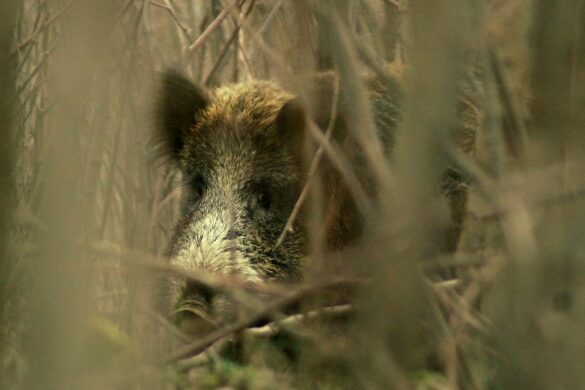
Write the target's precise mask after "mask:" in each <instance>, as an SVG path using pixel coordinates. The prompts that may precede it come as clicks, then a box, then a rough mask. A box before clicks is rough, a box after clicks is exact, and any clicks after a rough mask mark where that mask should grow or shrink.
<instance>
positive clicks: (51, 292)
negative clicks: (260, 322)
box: [0, 0, 585, 389]
mask: <svg viewBox="0 0 585 390" xmlns="http://www.w3.org/2000/svg"><path fill="white" fill-rule="evenodd" d="M168 67H173V68H176V69H179V70H181V71H182V72H184V73H185V74H187V75H189V76H190V77H191V78H192V79H193V80H195V81H196V82H198V83H199V84H202V85H206V86H209V87H213V86H216V85H221V84H225V83H228V82H234V81H246V80H249V79H267V78H268V79H275V80H278V81H280V82H281V83H283V84H284V85H286V86H287V87H288V88H290V89H291V90H293V91H295V92H296V93H299V94H302V93H303V91H305V90H307V89H308V88H307V87H308V85H307V83H308V81H307V80H309V79H310V76H311V75H312V74H313V73H314V72H316V71H321V70H326V69H334V70H336V71H337V72H338V75H339V80H340V84H341V85H342V87H343V88H344V89H345V90H346V91H347V95H348V96H351V99H353V100H351V104H350V107H351V109H350V110H348V112H347V113H345V114H346V115H348V117H349V118H352V119H351V123H352V124H353V125H354V126H353V128H354V129H355V134H354V135H353V136H354V137H355V138H356V139H357V140H358V143H359V144H360V146H361V147H362V148H363V150H365V155H366V156H367V157H366V161H367V164H369V165H370V166H371V167H372V171H373V172H374V174H375V178H376V181H377V182H378V183H379V190H380V195H379V199H380V201H379V203H378V205H377V206H376V207H377V208H376V211H375V212H372V213H371V214H368V215H366V219H367V224H366V226H367V228H366V232H365V234H364V238H363V239H362V240H361V242H360V243H359V244H358V245H356V246H353V247H352V248H350V249H348V251H347V253H342V254H341V255H339V256H338V258H336V259H334V260H335V261H332V263H335V264H336V265H337V266H339V264H341V267H346V268H347V269H356V268H357V269H359V270H360V273H365V274H368V275H374V276H373V277H368V278H367V280H363V279H359V280H351V278H350V279H348V280H346V281H343V282H339V281H337V283H338V284H341V285H342V287H343V288H341V290H342V291H343V293H342V294H339V296H341V297H343V298H339V297H338V298H339V299H337V300H336V301H337V303H340V302H341V303H343V304H342V305H337V306H335V307H334V308H333V309H331V310H330V311H328V312H327V311H322V312H319V311H317V312H313V314H314V318H316V320H315V321H301V320H299V319H298V318H291V319H289V322H286V321H287V320H284V322H283V321H281V322H283V323H282V324H281V325H279V326H277V327H276V329H277V330H276V331H274V329H272V330H271V329H267V328H260V329H256V330H244V329H243V328H244V327H243V326H240V327H237V326H236V327H234V328H233V329H231V330H230V329H228V330H226V332H225V334H224V337H221V338H219V339H218V340H214V341H217V342H216V345H215V347H214V348H212V349H211V350H209V351H207V352H205V353H201V354H198V355H197V356H195V357H192V358H189V359H182V360H180V361H178V362H176V359H174V358H173V357H175V356H180V354H179V355H177V351H179V352H180V351H181V349H180V348H181V343H182V342H183V343H187V345H189V343H191V344H190V345H191V346H192V347H193V346H197V343H198V342H199V341H200V340H199V341H198V340H185V336H184V335H180V334H177V330H176V329H174V327H173V326H172V324H170V323H169V322H168V320H167V319H166V318H165V316H164V313H162V312H161V310H160V306H159V304H158V303H159V301H160V299H159V297H157V280H158V279H159V277H160V276H161V275H167V274H169V273H172V272H173V270H172V269H169V268H168V266H167V265H166V263H165V258H164V253H165V251H166V249H167V245H168V240H169V237H170V234H171V232H172V228H173V224H174V222H175V221H176V219H177V216H178V207H177V203H178V199H179V195H180V178H178V177H177V175H176V174H175V172H174V170H173V169H172V167H170V166H168V165H166V164H165V163H164V162H163V161H161V160H157V159H156V158H155V153H153V146H152V143H151V141H152V137H151V135H152V128H153V123H154V118H153V113H152V103H153V98H154V96H155V91H156V87H157V82H158V78H159V72H160V71H162V70H164V69H166V68H168ZM364 74H371V75H374V76H375V77H378V78H379V80H384V81H386V82H390V81H391V80H394V79H396V80H399V82H400V83H402V85H403V87H404V99H403V100H402V103H401V104H402V109H403V114H402V120H401V122H400V124H399V126H398V129H397V134H396V147H395V149H394V150H393V152H392V158H391V159H390V160H388V159H385V158H383V157H382V154H381V153H380V149H379V148H378V145H377V141H376V138H375V137H371V134H373V133H372V131H373V128H372V118H371V117H370V115H369V110H368V106H367V104H366V103H367V102H366V100H365V98H364V96H365V89H364V88H365V87H364V85H363V83H362V80H363V78H362V75H364ZM0 85H2V87H1V89H0V257H1V263H0V294H1V295H0V308H1V310H0V321H1V322H0V337H1V338H0V387H1V388H42V389H66V388H71V389H79V388H96V389H103V388H124V389H127V388H157V389H159V388H215V387H221V386H224V387H227V388H287V387H291V388H297V387H308V388H320V387H325V388H327V387H329V388H337V387H349V388H354V387H359V388H412V387H416V388H441V389H442V388H445V389H447V388H448V389H458V388H461V389H468V388H469V389H476V388H477V389H484V388H505V389H518V388H531V389H539V388H543V389H562V388H568V389H569V388H570V389H576V388H581V387H583V386H585V374H584V372H583V370H582V369H581V365H582V362H583V361H585V284H584V282H585V263H584V262H585V251H584V247H583V245H584V242H585V237H583V234H584V233H583V232H585V226H584V225H585V213H584V211H585V209H584V204H583V198H582V195H583V190H584V189H585V187H584V184H585V183H582V181H583V172H584V170H583V169H584V166H583V164H584V161H583V158H584V157H583V156H584V153H583V152H584V149H583V147H584V146H585V145H584V141H585V138H584V137H585V136H584V135H583V134H584V132H583V128H582V126H583V125H582V123H584V116H585V104H584V103H585V4H584V3H583V2H582V1H578V0H559V1H554V2H553V1H547V2H545V1H529V0H508V1H500V0H482V1H476V2H460V1H455V0H435V1H431V0H428V1H423V0H416V1H414V0H411V1H406V0H339V1H333V0H328V1H316V0H315V1H313V0H303V1H285V0H239V1H232V0H224V1H221V0H209V1H202V0H201V1H193V0H192V1H180V0H158V1H155V0H119V1H113V0H102V1H90V0H81V1H73V2H72V1H64V0H63V1H60V0H54V1H49V0H21V1H15V0H3V4H2V7H0ZM462 104H463V106H465V107H468V108H469V109H470V110H472V111H473V112H474V113H475V114H474V116H473V117H474V118H475V120H472V121H471V124H470V125H469V126H471V127H472V128H473V129H474V130H476V131H477V142H476V145H475V147H474V148H473V149H474V150H473V151H472V152H469V151H468V153H464V152H463V151H462V150H461V148H458V147H455V146H453V142H452V138H453V136H452V134H451V133H452V132H451V130H450V129H453V128H455V127H457V126H458V124H460V123H461V122H462V121H463V122H465V120H466V119H465V118H462V117H461V115H460V107H461V105H462ZM321 130H323V131H324V130H325V129H321ZM328 153H330V152H327V151H326V153H325V154H328ZM342 157H343V156H342ZM448 166H450V167H454V168H456V169H457V170H458V172H459V173H460V174H461V175H462V176H464V177H465V178H466V181H467V182H468V184H469V197H468V198H469V199H468V207H469V212H468V214H467V217H466V219H465V222H464V229H463V234H462V237H461V241H460V243H459V246H458V248H457V250H456V251H455V252H454V253H450V252H445V251H444V250H443V249H441V247H440V245H439V244H438V242H437V241H438V239H437V237H439V236H440V234H441V232H443V231H444V229H445V227H444V221H445V215H446V213H447V211H446V208H445V207H444V204H443V203H442V201H441V199H442V198H441V195H440V194H439V192H438V191H436V189H437V188H438V186H439V183H440V181H441V177H442V174H443V172H444V170H445V169H446V168H447V167H448ZM354 184H355V183H354ZM315 185H318V183H317V184H315ZM350 185H352V184H351V183H350ZM315 198H316V199H314V200H313V202H312V203H311V204H312V205H313V206H315V205H317V207H313V208H312V210H313V211H314V212H315V213H317V212H318V207H319V199H318V198H319V197H318V192H317V196H315ZM314 237H319V234H318V231H316V232H315V235H314ZM313 244H314V245H312V248H313V250H312V252H311V254H310V255H309V256H308V259H307V261H306V263H307V264H308V270H309V271H307V281H306V283H305V284H304V285H303V288H304V289H305V290H303V291H300V290H299V291H295V290H294V289H292V292H291V289H290V288H289V289H288V290H287V291H283V290H279V289H278V286H273V290H272V291H273V292H275V294H276V295H277V296H279V297H281V298H283V297H284V298H287V297H288V298H290V299H292V300H295V299H296V298H299V297H301V296H304V294H305V292H304V291H311V292H319V291H321V290H324V289H327V288H330V287H331V285H332V284H335V283H333V282H331V284H330V285H327V282H328V281H327V280H325V279H324V278H323V275H324V274H325V275H327V274H328V273H327V272H326V271H324V270H326V269H327V267H328V266H330V265H329V264H328V262H327V261H325V259H326V258H328V256H329V255H328V254H327V253H323V252H322V248H323V245H320V243H319V242H314V243H313ZM321 244H322V243H321ZM362 271H363V272H362ZM329 274H330V273H329ZM193 277H197V275H193ZM220 282H221V281H217V283H220ZM221 283H223V284H222V288H225V287H226V286H225V282H221ZM221 283H220V284H221ZM348 286H349V287H348ZM355 286H357V287H355ZM227 287H230V286H229V285H228V286H227ZM240 287H241V286H240ZM354 287H355V289H357V292H356V293H354V294H349V295H351V299H349V300H347V299H346V298H347V295H348V294H347V290H348V289H349V290H352V291H353V290H354ZM232 288H233V289H234V291H235V290H238V288H239V287H238V285H237V283H235V284H234V285H233V286H232ZM289 293H290V295H287V294H289ZM295 294H297V295H295ZM329 295H331V294H329ZM333 295H336V294H335V293H334V294H333ZM247 299H252V301H251V302H252V305H251V306H252V307H253V308H255V310H256V312H257V311H261V310H262V305H263V304H262V303H260V302H256V301H253V297H249V296H247ZM334 301H335V299H334ZM313 303H314V302H313ZM280 308H282V307H281V306H278V305H277V307H276V309H280ZM276 311H278V310H276ZM276 311H275V312H276ZM254 313H255V312H254V310H252V311H251V312H245V311H244V312H243V313H241V316H242V318H240V321H242V322H241V323H242V324H245V323H246V319H247V318H251V317H252V318H253V317H254ZM336 313H337V314H336ZM339 313H341V315H340V316H341V317H343V318H344V319H346V317H348V316H349V317H350V320H348V321H349V322H347V321H344V323H343V325H339V323H338V322H337V321H336V320H335V318H336V317H337V316H338V314H339ZM272 315H273V317H274V318H282V316H277V315H276V314H274V313H272ZM250 316H251V317H250ZM271 332H272V333H271ZM234 334H235V336H234ZM267 335H268V336H267ZM275 335H276V336H282V335H285V336H286V337H285V339H286V342H285V344H286V345H285V347H283V348H278V347H274V339H275ZM276 338H277V339H278V337H276ZM228 339H229V340H231V341H229V342H230V343H233V344H235V345H236V347H235V348H233V349H235V352H234V351H232V352H231V354H232V355H235V356H236V358H233V356H232V358H231V359H228V358H227V357H226V356H225V354H224V353H222V348H221V347H222V345H223V344H222V342H224V341H226V340H228ZM234 339H235V341H234ZM268 339H271V340H272V342H267V341H266V340H268ZM181 340H183V341H182V342H181ZM277 341H278V340H277ZM281 341H282V340H281ZM226 342H227V341H226ZM277 344H278V343H277ZM281 344H282V343H281ZM183 348H184V347H183ZM291 349H293V350H294V351H295V353H294V355H295V358H294V359H292V360H293V361H292V362H291V359H290V356H289V355H290V350H291ZM283 350H284V351H285V352H283ZM169 359H170V360H173V363H172V364H167V362H168V361H169Z"/></svg>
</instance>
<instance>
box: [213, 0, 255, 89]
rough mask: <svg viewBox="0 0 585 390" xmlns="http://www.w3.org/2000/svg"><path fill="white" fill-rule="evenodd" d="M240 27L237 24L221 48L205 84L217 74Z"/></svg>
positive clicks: (252, 5)
mask: <svg viewBox="0 0 585 390" xmlns="http://www.w3.org/2000/svg"><path fill="white" fill-rule="evenodd" d="M255 2H256V0H252V1H251V2H250V6H249V7H248V9H247V10H246V11H245V12H244V19H245V18H246V17H247V16H248V15H249V14H250V12H252V8H253V7H254V3H255ZM240 29H241V27H240V25H239V24H237V25H236V26H235V28H234V31H232V34H231V35H230V37H229V38H228V40H227V42H226V43H225V44H224V45H223V48H222V49H221V53H220V54H219V56H218V58H217V60H216V61H215V63H214V64H213V67H212V68H211V70H210V71H209V73H208V74H207V76H206V77H205V79H204V81H203V84H204V85H209V82H210V81H211V78H212V77H213V75H214V74H215V72H216V71H217V69H219V65H220V64H221V63H222V61H223V59H224V58H225V55H226V54H227V52H228V50H229V48H230V46H231V45H232V43H233V42H234V40H235V39H236V38H237V37H238V33H239V31H240Z"/></svg>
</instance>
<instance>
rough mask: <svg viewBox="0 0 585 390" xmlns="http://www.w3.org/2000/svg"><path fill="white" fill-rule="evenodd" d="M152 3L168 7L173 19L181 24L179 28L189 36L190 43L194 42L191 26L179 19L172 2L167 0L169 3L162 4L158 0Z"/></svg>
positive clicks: (178, 24) (163, 7)
mask: <svg viewBox="0 0 585 390" xmlns="http://www.w3.org/2000/svg"><path fill="white" fill-rule="evenodd" d="M151 4H152V5H154V6H156V7H159V8H162V9H166V10H167V12H168V13H169V14H170V15H171V17H172V18H173V20H174V21H175V23H176V24H177V26H179V29H180V30H181V31H182V32H183V34H184V35H185V37H186V38H187V40H188V41H189V43H192V42H193V38H192V37H191V29H190V28H189V27H187V26H185V24H184V23H183V22H181V21H180V20H179V18H178V16H177V13H176V12H175V9H174V8H173V6H172V5H171V3H170V2H168V0H167V4H161V3H159V2H158V1H151Z"/></svg>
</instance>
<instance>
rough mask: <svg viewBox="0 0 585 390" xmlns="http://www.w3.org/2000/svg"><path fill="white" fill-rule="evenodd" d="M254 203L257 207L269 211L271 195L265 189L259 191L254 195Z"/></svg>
mask: <svg viewBox="0 0 585 390" xmlns="http://www.w3.org/2000/svg"><path fill="white" fill-rule="evenodd" d="M256 202H257V204H258V207H260V208H262V209H264V210H269V209H270V206H271V205H272V194H271V193H270V191H268V190H267V189H261V190H259V191H258V192H257V194H256Z"/></svg>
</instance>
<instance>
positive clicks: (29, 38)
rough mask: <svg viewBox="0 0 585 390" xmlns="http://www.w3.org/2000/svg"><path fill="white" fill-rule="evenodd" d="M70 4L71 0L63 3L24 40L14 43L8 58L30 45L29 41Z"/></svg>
mask: <svg viewBox="0 0 585 390" xmlns="http://www.w3.org/2000/svg"><path fill="white" fill-rule="evenodd" d="M71 4H73V1H70V2H69V3H67V4H66V5H64V6H63V7H62V8H61V9H59V11H57V12H56V13H55V14H54V15H53V16H51V17H50V18H49V19H47V20H46V21H44V22H43V24H41V25H40V26H39V27H38V28H37V29H35V31H33V32H32V33H31V34H30V36H29V37H28V38H26V39H25V40H24V41H22V42H21V43H19V44H18V45H16V47H15V48H14V49H13V50H12V52H11V53H10V58H12V57H13V56H15V55H16V53H18V52H19V51H20V50H22V49H24V48H25V47H27V46H28V45H30V44H31V43H33V42H34V41H36V40H37V38H38V36H39V34H41V33H42V32H43V30H45V29H46V28H47V27H49V26H50V25H51V24H53V23H54V22H55V21H56V20H57V19H58V18H59V17H61V15H63V13H65V11H66V10H67V9H68V8H69V7H70V6H71Z"/></svg>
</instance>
